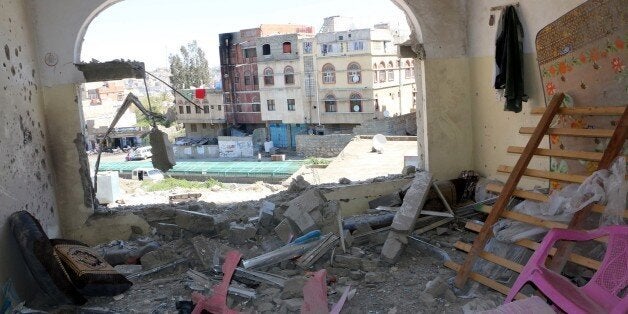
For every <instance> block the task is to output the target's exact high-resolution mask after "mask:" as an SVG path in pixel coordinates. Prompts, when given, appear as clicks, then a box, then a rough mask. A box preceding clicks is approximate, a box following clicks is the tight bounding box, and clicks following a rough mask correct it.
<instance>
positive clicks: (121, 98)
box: [118, 93, 124, 101]
mask: <svg viewBox="0 0 628 314" xmlns="http://www.w3.org/2000/svg"><path fill="white" fill-rule="evenodd" d="M123 100H124V94H123V93H118V101H123Z"/></svg>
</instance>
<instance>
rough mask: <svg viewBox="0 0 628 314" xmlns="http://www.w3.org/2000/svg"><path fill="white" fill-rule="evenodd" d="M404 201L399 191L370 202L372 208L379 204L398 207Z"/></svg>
mask: <svg viewBox="0 0 628 314" xmlns="http://www.w3.org/2000/svg"><path fill="white" fill-rule="evenodd" d="M402 202H403V201H402V200H401V196H399V192H395V193H391V194H388V195H383V196H380V197H378V198H376V199H374V200H372V201H370V202H369V207H370V208H377V207H379V206H387V207H396V206H399V205H401V203H402Z"/></svg>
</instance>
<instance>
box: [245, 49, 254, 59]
mask: <svg viewBox="0 0 628 314" xmlns="http://www.w3.org/2000/svg"><path fill="white" fill-rule="evenodd" d="M244 57H245V58H255V57H257V50H255V48H247V49H244Z"/></svg>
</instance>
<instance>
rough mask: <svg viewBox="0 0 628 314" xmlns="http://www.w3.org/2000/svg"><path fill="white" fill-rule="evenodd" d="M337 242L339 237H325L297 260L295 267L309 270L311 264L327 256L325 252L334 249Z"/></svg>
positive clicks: (329, 235)
mask: <svg viewBox="0 0 628 314" xmlns="http://www.w3.org/2000/svg"><path fill="white" fill-rule="evenodd" d="M339 240H340V237H338V236H337V235H335V234H333V233H329V234H327V235H325V236H324V237H323V239H321V241H320V243H319V244H318V245H317V246H315V247H313V248H312V249H311V250H310V251H308V252H307V253H305V254H303V255H302V256H301V257H299V259H297V262H296V263H297V265H298V266H299V267H301V268H303V269H307V268H309V267H310V266H312V264H314V263H316V261H318V260H319V259H320V258H322V257H323V256H324V255H325V254H327V252H329V251H330V250H331V249H333V248H335V247H336V246H337V245H338V241H339Z"/></svg>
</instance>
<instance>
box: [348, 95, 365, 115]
mask: <svg viewBox="0 0 628 314" xmlns="http://www.w3.org/2000/svg"><path fill="white" fill-rule="evenodd" d="M349 107H351V108H349V109H350V111H351V112H362V96H361V95H360V94H358V93H353V94H351V97H349Z"/></svg>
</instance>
